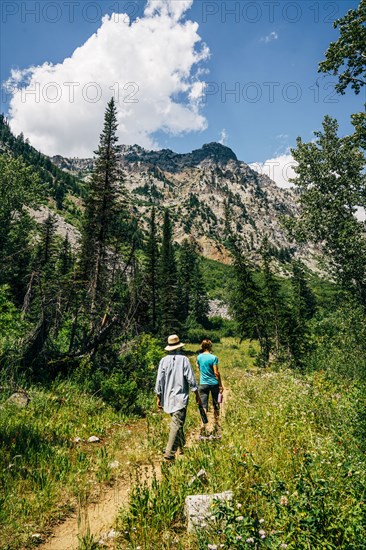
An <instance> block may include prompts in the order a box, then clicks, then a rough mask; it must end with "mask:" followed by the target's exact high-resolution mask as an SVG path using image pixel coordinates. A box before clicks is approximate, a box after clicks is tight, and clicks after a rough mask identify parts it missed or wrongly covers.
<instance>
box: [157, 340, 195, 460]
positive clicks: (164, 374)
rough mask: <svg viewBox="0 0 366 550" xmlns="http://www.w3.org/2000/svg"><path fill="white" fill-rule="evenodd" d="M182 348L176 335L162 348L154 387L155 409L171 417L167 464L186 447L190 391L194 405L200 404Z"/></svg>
mask: <svg viewBox="0 0 366 550" xmlns="http://www.w3.org/2000/svg"><path fill="white" fill-rule="evenodd" d="M183 346H184V344H182V343H181V342H180V341H179V337H178V336H177V335H176V334H173V335H172V336H169V338H168V345H167V346H166V348H165V350H166V351H168V352H169V353H168V355H166V357H164V358H163V359H162V360H161V361H160V364H159V369H158V375H157V378H156V384H155V393H156V394H157V405H158V408H159V409H164V411H165V412H166V413H168V414H170V415H171V417H172V420H171V424H170V434H169V439H168V443H167V446H166V449H165V452H164V458H165V459H166V460H174V459H175V453H176V451H177V449H178V448H179V449H180V450H182V449H183V447H184V444H185V437H184V432H183V426H184V422H185V419H186V414H187V405H188V395H189V389H191V391H193V392H194V393H195V395H196V402H197V403H198V404H199V405H200V404H201V398H200V396H199V393H198V386H197V382H196V378H195V375H194V372H193V369H192V367H191V364H190V362H189V359H188V358H187V357H186V356H185V355H183V354H182V348H183Z"/></svg>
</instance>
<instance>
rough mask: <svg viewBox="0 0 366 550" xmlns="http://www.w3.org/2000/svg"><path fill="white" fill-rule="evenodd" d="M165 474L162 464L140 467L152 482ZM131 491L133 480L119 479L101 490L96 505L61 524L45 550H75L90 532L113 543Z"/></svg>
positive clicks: (96, 538) (142, 472) (82, 510)
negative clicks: (114, 530)
mask: <svg viewBox="0 0 366 550" xmlns="http://www.w3.org/2000/svg"><path fill="white" fill-rule="evenodd" d="M160 475H161V472H160V465H159V463H156V464H143V465H139V476H140V479H142V480H143V481H147V482H149V480H150V479H152V478H153V477H156V478H157V479H159V477H160ZM130 490H131V480H130V477H129V476H128V478H126V479H120V480H118V481H117V482H116V483H115V485H114V486H113V487H109V488H104V489H103V490H101V492H100V494H99V496H98V500H97V502H96V503H91V504H88V505H87V507H86V508H81V509H80V510H79V511H78V513H76V514H74V515H72V516H70V517H69V518H67V520H65V521H64V522H63V523H62V524H60V525H58V526H57V527H56V529H55V531H54V533H53V535H52V537H51V538H50V539H49V540H48V541H47V542H46V543H45V544H43V545H42V546H41V548H42V549H43V550H75V549H77V548H78V546H79V538H80V537H82V536H84V535H86V534H87V533H89V534H90V535H92V536H93V538H94V540H97V541H98V540H101V539H105V540H106V542H108V535H110V537H109V540H113V526H114V523H115V519H116V517H117V515H118V512H119V510H120V508H122V507H124V506H127V504H128V499H129V494H130Z"/></svg>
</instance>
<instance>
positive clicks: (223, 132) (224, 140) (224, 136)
mask: <svg viewBox="0 0 366 550" xmlns="http://www.w3.org/2000/svg"><path fill="white" fill-rule="evenodd" d="M228 139H229V134H228V133H227V131H226V130H225V128H223V129H222V130H221V132H220V139H219V143H221V145H226V144H227V140H228Z"/></svg>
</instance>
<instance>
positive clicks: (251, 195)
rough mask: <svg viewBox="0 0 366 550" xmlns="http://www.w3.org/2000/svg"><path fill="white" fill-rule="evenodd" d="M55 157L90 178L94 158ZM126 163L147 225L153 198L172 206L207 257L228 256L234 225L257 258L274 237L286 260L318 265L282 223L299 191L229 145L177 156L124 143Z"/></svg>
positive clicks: (178, 224)
mask: <svg viewBox="0 0 366 550" xmlns="http://www.w3.org/2000/svg"><path fill="white" fill-rule="evenodd" d="M52 161H53V162H54V163H55V164H56V165H57V166H58V167H59V168H61V169H63V170H64V171H66V172H67V173H69V174H71V175H74V176H77V177H79V178H83V179H87V178H88V177H89V175H90V172H91V170H92V168H93V160H92V159H78V158H73V159H67V158H63V157H61V156H55V157H53V158H52ZM121 164H122V170H123V177H124V186H125V189H126V192H127V200H128V201H129V202H130V204H131V207H132V211H133V212H134V213H137V214H138V216H139V219H140V221H141V224H142V226H144V227H146V221H147V217H148V215H149V211H150V209H151V205H152V204H154V205H156V206H157V207H158V209H162V208H163V207H167V208H169V209H170V210H171V211H172V213H173V215H174V221H175V239H176V241H177V242H182V241H183V240H184V239H185V238H186V237H188V236H189V237H193V238H194V239H195V240H197V242H198V243H199V244H200V246H201V251H202V254H203V255H204V256H206V257H208V258H211V259H215V260H218V261H221V262H224V263H226V262H228V261H229V260H228V254H227V250H226V248H225V238H224V233H225V226H226V225H227V224H230V227H231V229H232V231H233V232H234V233H235V234H236V235H238V237H239V238H240V239H241V240H242V241H243V242H244V243H246V248H247V250H248V252H249V253H250V255H251V256H252V259H254V260H255V259H256V256H257V254H256V253H257V251H258V249H259V247H260V246H261V243H262V240H263V237H264V236H265V235H267V236H268V238H269V241H270V243H271V245H272V247H273V252H274V255H276V256H277V257H278V259H279V260H286V259H287V260H288V259H290V257H291V256H293V255H295V256H297V257H301V258H302V259H304V260H305V261H306V263H307V264H308V265H310V266H312V267H314V261H313V252H312V251H311V249H310V248H309V247H307V248H305V249H303V250H300V249H299V246H298V245H296V244H295V243H292V242H290V241H289V239H288V237H287V235H286V232H285V231H284V229H283V227H282V224H281V217H282V216H283V215H288V216H296V215H297V213H298V205H297V201H296V192H295V191H293V190H285V189H280V188H279V187H278V186H277V185H276V184H275V183H274V182H273V181H272V180H271V179H270V178H268V177H267V176H264V175H260V174H258V173H257V172H255V171H254V170H252V169H251V168H250V167H249V166H248V165H247V164H246V163H245V162H242V161H240V160H238V159H237V157H236V155H235V153H234V152H233V151H232V150H231V149H229V148H228V147H225V146H223V145H220V144H219V143H210V144H207V145H204V146H203V147H202V148H201V149H197V150H195V151H192V153H187V154H178V153H174V152H173V151H170V150H168V149H165V150H161V151H147V150H145V149H143V148H142V147H139V146H138V145H134V146H123V148H122V158H121ZM125 198H126V197H125Z"/></svg>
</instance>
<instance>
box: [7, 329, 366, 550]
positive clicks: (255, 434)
mask: <svg viewBox="0 0 366 550" xmlns="http://www.w3.org/2000/svg"><path fill="white" fill-rule="evenodd" d="M197 349H198V345H190V346H187V348H186V350H187V353H188V354H189V357H190V359H191V361H192V364H193V365H194V364H195V353H194V352H195V351H196V350H197ZM213 351H214V353H216V354H217V355H218V357H219V360H220V371H221V374H222V379H223V384H224V387H225V388H226V392H225V397H224V406H225V409H226V417H225V421H224V422H223V438H222V439H221V440H212V441H203V442H202V441H198V439H197V438H196V437H195V436H193V437H192V433H193V432H195V433H196V434H197V433H198V428H199V424H200V421H199V415H198V411H197V407H196V405H195V403H194V399H191V400H190V405H189V410H188V417H187V422H186V430H187V433H188V434H191V439H192V440H191V445H190V446H189V448H187V450H186V453H185V455H184V456H183V457H179V459H177V461H176V463H175V464H173V465H166V464H163V465H162V476H160V475H159V471H158V469H157V470H156V479H155V480H153V482H152V483H145V482H144V481H142V480H143V479H144V478H146V475H145V474H144V468H146V465H147V464H149V463H150V464H153V463H154V462H155V461H156V458H157V457H158V456H161V450H162V449H163V447H164V445H165V443H166V440H167V434H168V431H169V417H168V415H165V414H161V413H158V412H157V411H156V410H155V408H153V409H152V410H151V411H150V412H149V413H148V415H147V418H146V419H140V420H137V419H136V420H131V419H127V418H125V417H123V416H121V415H118V414H117V413H115V412H114V411H113V409H112V408H110V407H109V406H108V405H106V404H105V403H104V402H103V401H102V400H101V399H100V398H98V396H90V395H87V394H86V393H83V392H81V391H80V389H77V387H76V386H75V385H73V384H72V383H71V382H57V383H55V384H54V385H53V387H51V389H49V390H47V391H46V390H45V389H41V388H39V387H34V388H31V389H30V390H29V393H30V396H31V402H30V405H29V406H28V408H26V409H18V408H16V407H15V406H9V405H4V403H5V399H6V397H7V396H8V394H9V392H8V393H6V392H4V393H3V395H2V396H1V397H0V401H1V403H2V404H3V406H2V407H1V408H0V434H1V439H0V524H1V526H2V528H1V530H0V548H1V549H4V550H17V549H21V548H22V549H23V548H31V547H33V546H36V545H37V544H38V543H39V538H37V537H32V535H34V534H37V533H41V535H42V538H43V539H44V538H45V535H47V534H49V533H50V532H51V531H52V526H53V525H54V524H55V523H57V522H58V521H60V520H62V519H64V518H65V517H67V515H68V514H70V512H71V511H73V510H75V511H78V509H79V508H80V507H83V506H85V504H86V503H87V502H90V501H92V500H93V498H94V497H95V495H97V493H98V490H97V489H98V487H99V486H100V485H101V484H111V483H113V482H114V481H115V479H116V478H117V477H118V476H121V475H123V476H124V478H125V479H128V475H130V476H132V479H133V481H134V489H133V491H132V496H131V500H130V507H129V508H128V510H124V511H122V512H121V514H120V517H119V519H118V524H117V526H116V528H117V530H118V531H120V532H122V533H124V534H123V536H121V538H120V540H119V541H117V543H116V548H124V549H135V550H136V549H137V547H140V548H141V549H144V550H154V549H155V548H159V550H160V549H166V550H168V549H169V550H170V549H171V548H180V549H182V550H188V549H192V550H193V549H194V550H195V549H197V548H198V549H202V550H203V549H207V548H208V545H211V547H215V545H216V546H218V547H220V545H224V546H223V548H226V549H228V550H229V549H230V550H231V549H235V548H239V549H240V548H251V547H252V548H260V547H267V548H289V549H292V550H298V549H299V550H302V549H304V550H305V549H308V548H311V549H317V548H319V549H320V548H326V549H327V548H329V549H333V548H334V549H335V548H347V549H355V550H356V549H357V550H358V549H360V550H361V549H362V548H363V546H362V545H363V544H364V540H366V532H365V531H366V528H365V526H366V516H365V507H364V505H363V503H364V499H365V490H366V480H365V472H366V468H365V455H364V450H365V448H364V447H365V445H364V435H365V426H366V421H365V415H364V406H365V402H366V399H365V394H364V392H363V390H362V387H361V386H360V385H356V384H355V383H354V382H352V381H348V382H342V381H338V382H336V381H335V380H332V379H330V377H329V375H328V374H327V373H326V372H323V371H321V372H314V373H312V374H308V375H299V374H297V373H295V372H293V371H288V370H283V371H281V370H279V371H276V372H274V371H271V370H266V369H262V370H261V369H258V368H256V366H255V360H256V352H257V351H258V346H257V345H256V343H250V342H243V343H240V342H239V341H238V340H235V339H233V338H224V339H222V341H221V343H220V344H215V345H214V349H213ZM362 414H363V416H362ZM90 435H97V436H98V437H100V439H101V441H100V443H96V444H89V443H87V439H88V437H89V436H90ZM75 437H80V438H81V440H82V441H81V442H79V443H75V442H74V439H75ZM114 460H118V461H119V462H120V467H119V468H117V470H115V469H113V468H111V466H110V464H111V462H113V461H114ZM127 463H130V465H129V466H128V465H127ZM201 468H204V469H205V470H206V472H207V480H199V479H198V480H195V481H193V482H192V478H193V477H194V476H195V474H197V472H198V471H199V470H200V469H201ZM150 471H151V468H150ZM230 489H231V490H233V491H234V501H233V503H232V505H230V506H224V507H221V508H217V509H213V510H212V519H211V520H210V522H208V525H207V526H206V528H205V529H204V530H203V531H202V532H201V533H200V534H199V535H197V536H196V535H192V536H188V535H187V533H186V518H185V516H184V500H185V497H186V496H187V495H188V494H200V493H211V492H220V491H224V490H230ZM111 519H112V518H111ZM219 524H220V530H221V532H220V533H218V529H219V527H218V526H219ZM262 531H264V535H265V538H261V534H263V533H262ZM240 537H241V538H240ZM247 539H250V540H251V539H253V540H254V542H253V543H246V542H245V541H246V540H247ZM79 544H80V546H81V547H85V548H86V547H88V548H89V547H93V545H95V540H94V538H93V536H92V534H88V533H87V534H86V535H85V536H84V537H83V538H82V539H80V541H79ZM281 545H282V546H281ZM286 545H287V546H286Z"/></svg>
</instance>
